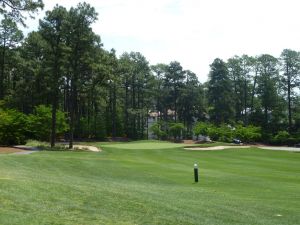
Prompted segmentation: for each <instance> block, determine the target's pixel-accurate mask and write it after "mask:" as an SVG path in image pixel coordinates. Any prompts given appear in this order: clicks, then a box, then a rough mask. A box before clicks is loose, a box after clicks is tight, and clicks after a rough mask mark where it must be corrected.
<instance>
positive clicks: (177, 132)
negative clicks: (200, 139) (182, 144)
mask: <svg viewBox="0 0 300 225" xmlns="http://www.w3.org/2000/svg"><path fill="white" fill-rule="evenodd" d="M183 130H184V125H183V124H182V123H171V124H170V127H169V132H170V135H171V136H173V137H174V139H175V140H178V139H180V138H181V134H182V131H183Z"/></svg>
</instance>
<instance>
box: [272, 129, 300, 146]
mask: <svg viewBox="0 0 300 225" xmlns="http://www.w3.org/2000/svg"><path fill="white" fill-rule="evenodd" d="M270 143H271V144H273V145H289V146H294V145H295V144H298V143H300V138H299V137H297V135H295V134H294V135H290V134H289V132H287V131H279V132H278V133H277V134H276V135H275V136H274V137H273V138H271V140H270Z"/></svg>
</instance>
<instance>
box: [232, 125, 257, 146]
mask: <svg viewBox="0 0 300 225" xmlns="http://www.w3.org/2000/svg"><path fill="white" fill-rule="evenodd" d="M234 137H235V138H238V139H240V140H241V141H242V142H254V141H260V140H261V137H262V134H261V128H260V127H255V126H252V125H249V126H246V127H245V126H242V125H238V126H237V127H236V128H235V130H234Z"/></svg>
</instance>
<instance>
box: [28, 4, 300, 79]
mask: <svg viewBox="0 0 300 225" xmlns="http://www.w3.org/2000/svg"><path fill="white" fill-rule="evenodd" d="M78 2H79V1H77V0H64V1H57V0H51V1H50V0H44V3H45V5H46V9H51V8H53V7H54V5H55V4H56V3H58V4H61V5H64V6H65V7H67V8H69V7H71V6H76V5H77V3H78ZM86 2H88V3H90V4H91V5H92V6H94V7H95V8H96V10H97V12H98V13H99V20H98V21H97V23H96V24H94V26H93V29H94V31H95V32H96V33H98V34H100V36H101V37H102V41H103V43H104V47H106V48H108V49H110V48H115V49H116V50H117V53H119V54H122V53H123V51H140V52H141V53H142V54H144V55H145V56H146V58H147V59H148V60H149V61H150V62H151V63H152V64H155V63H159V62H163V63H169V62H170V61H172V60H177V61H179V62H180V63H181V64H182V65H183V66H184V68H185V69H190V70H192V71H194V72H196V73H197V74H198V77H199V78H200V80H201V81H202V82H203V81H205V80H206V79H207V74H208V72H209V64H210V63H211V62H212V61H213V59H214V58H217V57H219V58H223V59H224V60H226V59H227V58H228V57H231V56H234V55H241V54H249V55H257V54H262V53H270V54H273V55H274V56H279V54H280V52H281V51H282V50H283V49H284V48H292V49H295V50H300V49H299V44H298V43H299V40H300V31H299V29H298V28H299V27H300V14H299V13H298V9H299V6H300V3H298V1H297V0H273V1H272V0H243V1H241V0H226V1H224V0H152V1H149V0H126V1H124V0H109V1H108V0H98V1H96V0H94V1H93V0H87V1H86ZM31 27H37V22H35V23H31Z"/></svg>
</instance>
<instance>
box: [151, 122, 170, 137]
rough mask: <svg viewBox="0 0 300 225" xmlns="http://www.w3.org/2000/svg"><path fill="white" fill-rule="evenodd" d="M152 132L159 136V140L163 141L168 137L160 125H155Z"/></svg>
mask: <svg viewBox="0 0 300 225" xmlns="http://www.w3.org/2000/svg"><path fill="white" fill-rule="evenodd" d="M150 131H151V132H152V133H153V134H154V135H156V136H157V139H159V140H160V139H161V138H164V137H166V136H167V134H166V132H165V131H163V130H161V124H160V123H154V124H153V125H152V126H151V127H150Z"/></svg>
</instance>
